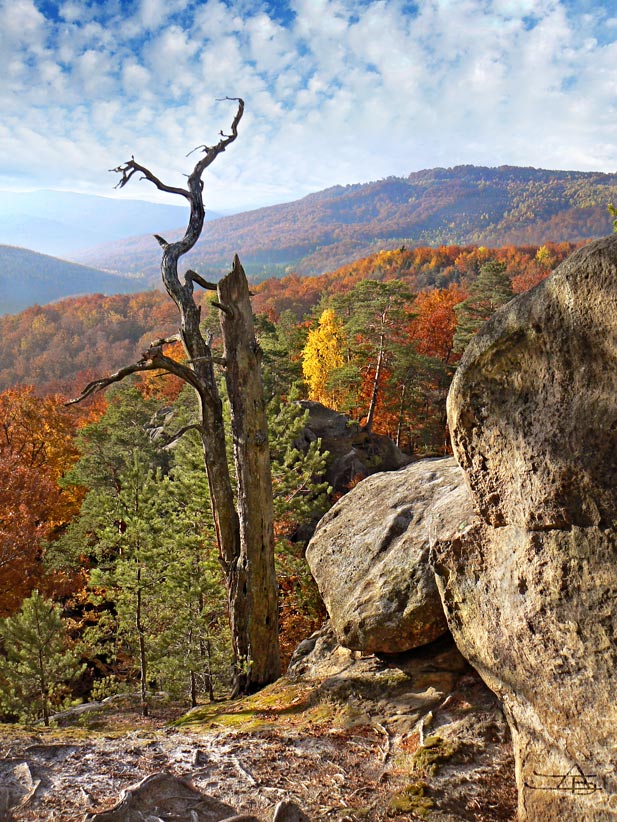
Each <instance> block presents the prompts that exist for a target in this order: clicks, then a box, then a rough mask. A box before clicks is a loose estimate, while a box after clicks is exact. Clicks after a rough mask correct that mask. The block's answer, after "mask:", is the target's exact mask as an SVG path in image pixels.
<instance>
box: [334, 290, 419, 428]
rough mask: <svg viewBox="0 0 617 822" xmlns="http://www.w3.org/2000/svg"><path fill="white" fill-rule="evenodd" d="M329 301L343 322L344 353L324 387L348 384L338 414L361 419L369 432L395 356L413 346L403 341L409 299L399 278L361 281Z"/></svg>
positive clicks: (407, 324) (408, 315) (400, 354)
mask: <svg viewBox="0 0 617 822" xmlns="http://www.w3.org/2000/svg"><path fill="white" fill-rule="evenodd" d="M330 302H331V304H332V306H333V307H334V309H335V310H336V311H337V312H338V314H339V315H340V316H341V317H342V318H343V322H344V326H343V327H344V332H345V339H346V341H347V351H346V353H345V362H344V364H343V365H342V366H341V367H340V368H338V369H335V370H334V371H333V372H332V374H331V376H330V383H329V384H330V385H331V386H334V385H336V386H338V387H340V388H342V386H343V385H346V386H347V394H348V397H349V399H348V401H347V403H346V404H344V405H343V408H342V410H346V411H348V412H349V413H351V414H352V415H354V416H363V417H364V426H365V428H366V430H367V431H371V430H372V429H373V424H374V421H375V416H376V414H377V413H378V408H379V405H380V404H381V401H382V399H383V391H384V386H385V384H386V382H387V377H388V375H389V373H390V372H391V370H392V368H393V367H394V365H395V362H396V359H397V357H400V356H402V355H404V351H405V348H406V346H411V348H413V347H414V346H413V343H411V342H410V341H409V338H408V326H409V321H410V319H411V316H410V313H409V307H410V305H411V302H412V295H411V293H410V291H409V290H408V288H407V286H406V285H405V284H404V283H403V282H401V281H400V280H389V281H387V282H380V281H378V280H361V281H360V282H358V283H356V285H355V286H354V287H353V288H352V289H351V291H349V292H348V293H347V294H342V295H337V296H336V297H334V298H332V299H331V300H330ZM354 406H355V413H354Z"/></svg>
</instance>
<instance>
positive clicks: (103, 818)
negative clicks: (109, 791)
mask: <svg viewBox="0 0 617 822" xmlns="http://www.w3.org/2000/svg"><path fill="white" fill-rule="evenodd" d="M236 815H237V814H236V811H235V810H234V809H233V808H232V807H231V806H230V805H226V804H225V803H224V802H219V800H218V799H215V798H214V797H211V796H206V795H205V794H202V793H200V792H199V791H198V790H197V789H196V788H194V787H193V785H191V783H190V782H188V781H187V780H186V779H180V778H179V777H176V776H173V775H172V774H167V773H159V774H152V775H151V776H147V777H146V778H145V779H142V780H141V782H139V783H138V784H137V785H133V786H132V787H130V788H127V789H126V790H125V791H123V792H122V798H121V799H120V801H119V802H118V803H117V804H116V805H114V807H113V808H110V809H109V810H107V811H102V812H101V813H89V814H86V816H85V819H84V822H143V821H144V820H146V819H148V818H153V819H159V820H164V822H186V820H189V819H190V820H192V822H221V821H222V820H225V819H230V818H233V817H234V816H236ZM253 819H254V817H253ZM256 822H257V821H256Z"/></svg>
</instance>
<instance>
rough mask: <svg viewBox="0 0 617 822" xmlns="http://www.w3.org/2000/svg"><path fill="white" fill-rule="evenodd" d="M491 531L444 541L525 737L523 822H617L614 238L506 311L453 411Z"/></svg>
mask: <svg viewBox="0 0 617 822" xmlns="http://www.w3.org/2000/svg"><path fill="white" fill-rule="evenodd" d="M448 417H449V424H450V429H451V431H452V439H453V444H454V448H455V454H456V456H457V458H458V460H459V462H460V464H461V466H463V467H464V469H465V470H466V472H467V477H468V481H469V485H470V488H471V492H472V495H473V498H474V502H475V504H476V507H477V510H478V511H479V512H480V514H481V517H482V521H481V522H479V523H475V524H471V525H470V526H469V527H468V528H466V529H462V531H461V532H460V533H459V534H458V535H456V536H455V537H454V538H453V539H451V540H446V541H443V540H440V541H438V542H437V543H436V544H435V548H434V561H435V568H436V571H437V574H438V580H439V586H440V590H441V593H442V598H443V602H444V606H445V609H446V613H447V615H448V621H449V625H450V628H451V630H452V632H453V634H454V637H455V639H456V642H457V645H458V646H459V648H460V649H461V651H462V652H463V654H464V655H465V656H466V658H467V659H469V660H470V662H471V663H472V664H473V665H474V666H475V667H476V668H477V670H478V671H479V672H480V673H481V674H482V676H483V678H484V679H485V681H486V682H487V683H488V684H489V686H490V687H491V688H492V689H493V690H494V691H495V693H497V694H498V695H499V697H500V698H501V700H502V703H503V705H504V708H505V710H506V714H507V716H508V719H509V722H510V727H511V730H512V735H513V740H514V746H515V756H516V765H517V785H518V790H519V818H520V819H521V820H530V822H552V821H553V820H555V822H556V821H557V820H560V822H561V821H562V820H583V819H584V820H587V821H589V822H601V821H602V820H615V819H617V731H616V730H615V729H616V728H617V707H616V705H615V699H614V695H615V692H616V690H617V616H616V614H615V602H616V601H617V599H616V598H617V531H616V530H615V520H616V518H617V483H616V481H615V480H616V478H617V237H612V238H609V239H605V240H600V241H598V242H596V243H592V244H591V245H589V246H587V247H586V248H584V249H582V250H581V251H579V252H577V253H576V254H574V255H573V256H572V257H571V258H569V260H567V261H566V262H565V263H564V264H563V265H562V266H560V267H559V268H558V269H557V271H556V272H555V273H554V274H553V275H552V276H551V277H550V278H549V279H548V280H546V281H545V282H544V283H542V284H541V285H540V286H538V287H537V288H535V289H533V290H532V291H531V292H528V293H527V294H524V295H522V296H521V297H519V298H517V299H515V300H514V301H512V302H510V303H508V305H506V306H504V308H502V309H501V310H500V311H499V312H498V313H497V314H496V315H495V316H494V317H493V319H492V320H491V321H490V322H489V323H488V324H487V325H486V326H485V327H484V328H483V329H482V330H481V331H480V333H479V334H478V335H477V337H476V338H475V339H474V340H473V341H472V343H471V344H470V346H469V348H468V349H467V351H466V352H465V354H464V356H463V359H462V361H461V365H460V368H459V370H458V372H457V375H456V377H455V380H454V382H453V385H452V388H451V392H450V396H449V399H448Z"/></svg>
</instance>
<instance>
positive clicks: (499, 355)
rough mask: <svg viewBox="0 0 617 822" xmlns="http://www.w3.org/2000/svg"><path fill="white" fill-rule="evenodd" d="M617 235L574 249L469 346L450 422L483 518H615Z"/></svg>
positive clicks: (584, 521)
mask: <svg viewBox="0 0 617 822" xmlns="http://www.w3.org/2000/svg"><path fill="white" fill-rule="evenodd" d="M616 263H617V238H616V237H610V238H608V239H604V240H598V241H597V242H595V243H592V244H590V245H589V246H587V247H585V248H583V249H581V250H580V251H578V252H576V253H575V254H573V255H572V256H571V257H570V258H569V259H568V260H566V262H565V263H563V264H562V265H561V266H559V269H558V270H557V271H556V272H555V273H554V274H553V275H552V276H551V277H549V279H548V280H545V281H544V282H543V283H541V284H540V285H539V286H538V287H537V288H534V289H532V290H531V291H529V292H527V293H526V294H523V295H522V296H520V297H518V298H517V299H515V300H513V301H512V302H510V303H508V304H507V306H504V308H503V309H502V310H501V311H499V312H498V313H497V314H496V315H495V317H493V319H492V320H490V321H489V322H488V323H487V325H486V326H485V327H484V329H483V331H482V333H481V334H478V335H477V336H476V337H475V339H473V340H472V342H471V343H470V345H469V347H468V349H467V351H466V352H465V355H464V357H463V360H462V362H461V365H460V367H459V369H458V371H457V374H456V376H455V378H454V381H453V383H452V388H451V391H450V395H449V400H448V419H449V423H450V430H451V432H452V440H453V445H454V448H455V453H456V456H457V458H458V461H459V464H460V465H461V466H462V468H464V469H465V471H466V472H467V474H468V477H469V481H470V484H471V488H472V490H473V493H474V498H475V500H476V502H477V505H478V507H479V510H480V512H481V514H482V516H483V517H484V518H485V519H486V521H487V522H489V523H491V524H492V525H497V526H499V525H504V524H505V523H510V524H516V525H521V526H524V527H525V528H530V529H532V530H542V529H546V528H568V527H569V526H571V525H582V526H588V525H597V526H600V527H607V526H610V527H614V526H615V524H616V523H617V483H616V482H615V477H616V471H615V469H616V468H617V403H616V402H615V384H616V381H617V375H616V372H615V366H616V364H617V336H616V322H617V320H616V317H617V274H616V271H615V266H616Z"/></svg>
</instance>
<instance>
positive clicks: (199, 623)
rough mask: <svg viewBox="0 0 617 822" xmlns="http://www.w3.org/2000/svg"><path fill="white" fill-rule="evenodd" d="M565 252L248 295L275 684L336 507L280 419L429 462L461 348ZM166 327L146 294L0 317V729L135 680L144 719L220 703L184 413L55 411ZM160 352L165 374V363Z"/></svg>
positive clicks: (207, 521)
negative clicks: (258, 393) (155, 699)
mask: <svg viewBox="0 0 617 822" xmlns="http://www.w3.org/2000/svg"><path fill="white" fill-rule="evenodd" d="M574 248H575V245H574V244H572V243H560V244H551V243H547V244H544V245H541V246H522V247H516V246H506V247H501V248H484V247H476V246H441V247H436V248H434V247H418V248H412V249H407V248H405V247H402V248H400V249H398V250H394V251H381V252H379V253H376V254H373V255H371V256H369V257H366V258H363V259H361V260H358V261H357V262H354V263H351V264H348V265H345V266H343V267H342V268H339V269H337V270H335V271H332V272H329V273H326V274H322V275H320V276H313V277H309V276H301V275H297V274H291V275H287V276H285V277H283V278H280V279H276V278H272V279H268V280H265V281H263V282H261V283H259V284H258V285H256V286H254V294H253V297H252V304H253V311H254V315H255V327H256V332H257V337H258V342H259V346H260V348H261V350H262V352H263V368H264V386H265V391H266V400H267V410H268V425H269V436H270V450H271V461H272V476H273V488H274V508H275V510H274V515H275V525H274V530H275V540H276V572H277V581H278V588H279V595H278V596H279V617H280V645H281V657H282V663H283V665H285V663H286V662H287V661H288V660H289V658H290V655H291V653H292V651H293V649H294V647H295V645H296V644H297V643H298V642H299V641H301V640H302V639H304V638H305V637H306V636H308V634H309V633H310V632H311V631H312V630H314V629H315V628H316V627H318V625H319V624H320V623H321V621H322V619H323V617H324V611H323V605H322V604H321V602H320V599H319V595H318V592H317V590H316V588H315V586H314V583H313V582H312V579H311V578H310V575H309V573H308V570H307V568H306V565H305V562H304V560H303V553H304V549H305V547H306V541H307V539H308V537H309V536H310V531H311V527H312V526H314V525H315V523H316V522H317V520H318V519H319V517H320V516H321V515H322V514H323V513H324V512H325V511H326V510H327V509H328V507H330V506H331V505H332V503H333V501H334V499H335V497H336V495H337V494H338V495H340V493H342V492H344V490H345V489H343V490H342V491H341V490H340V489H338V490H336V491H333V489H332V488H331V487H329V485H328V483H327V481H326V480H325V475H326V466H327V464H328V458H329V455H328V453H327V452H326V451H325V450H324V449H323V448H322V445H321V442H320V441H319V439H315V440H314V441H312V442H311V443H310V445H307V443H306V439H303V437H302V436H301V433H302V431H303V429H304V427H305V425H306V422H307V420H306V416H307V412H306V411H305V410H304V409H303V407H302V406H301V405H300V404H299V402H298V400H301V399H306V400H313V401H316V402H319V403H322V404H323V405H325V406H327V407H329V408H332V409H335V410H337V411H340V412H343V413H344V414H346V415H347V416H348V417H349V419H350V420H353V421H355V422H357V423H358V424H360V425H361V426H362V427H363V429H364V430H365V431H368V432H374V433H376V434H381V435H386V436H388V437H390V438H391V439H392V440H393V441H394V442H395V443H396V445H397V446H398V447H399V448H400V449H401V450H402V451H403V452H404V453H406V454H409V455H412V456H414V457H420V456H426V455H441V454H444V453H447V452H448V448H449V445H448V436H447V430H446V422H445V398H446V394H447V391H448V386H449V383H450V380H451V377H452V374H453V371H454V368H455V367H456V363H457V361H458V360H459V358H460V356H461V353H462V351H463V349H464V348H465V346H466V344H467V342H468V341H469V340H470V339H471V337H472V336H473V334H474V333H475V331H476V330H477V329H478V328H479V326H480V325H481V324H482V323H483V322H484V321H485V320H486V319H488V318H489V317H490V316H491V315H492V314H493V312H494V311H495V310H496V309H497V308H498V307H499V306H500V305H502V304H504V303H505V302H507V301H508V300H510V299H511V298H512V296H513V295H515V294H518V293H521V292H523V291H526V290H527V289H529V288H531V287H533V286H534V285H536V284H537V283H539V282H540V281H541V280H543V279H544V278H545V277H546V276H547V275H548V274H549V273H550V272H551V271H552V270H553V269H554V268H555V266H556V265H558V264H559V263H560V262H561V261H562V260H563V259H565V257H566V256H568V255H569V254H570V253H571V252H572V251H573V250H574ZM199 299H200V300H201V308H202V326H203V328H204V330H205V332H204V333H206V334H207V335H209V336H208V338H209V339H211V340H212V342H211V345H212V350H213V351H214V352H215V353H216V351H217V347H218V348H220V339H219V337H220V331H219V323H218V316H217V315H218V311H217V308H216V307H215V306H213V305H212V304H211V302H210V300H211V297H210V296H209V292H205V294H204V295H203V296H201V295H200V297H199ZM176 327H177V312H176V308H175V306H174V305H173V304H172V303H171V302H170V301H169V300H168V298H167V297H166V296H165V295H163V294H162V293H161V292H159V291H149V292H143V293H138V294H128V295H117V296H112V297H104V296H101V295H89V296H83V297H76V298H71V299H67V300H64V301H62V302H58V303H54V304H50V305H44V306H34V307H32V308H29V309H27V310H26V311H23V312H22V313H20V314H16V315H6V316H4V317H2V318H0V333H1V335H2V339H3V347H2V351H0V389H1V393H0V489H1V491H0V493H1V494H2V505H1V506H0V617H1V621H0V637H1V638H2V640H3V645H4V654H3V655H2V656H1V657H0V720H3V721H16V720H34V719H43V720H44V721H45V722H47V721H48V720H49V717H50V716H51V715H52V714H53V713H54V712H56V711H58V710H61V709H62V708H64V707H66V706H68V705H71V704H75V703H77V702H80V701H84V700H94V699H100V698H102V697H103V696H108V695H111V694H114V693H119V692H122V691H124V690H128V689H135V688H136V687H137V683H140V682H141V684H142V686H143V688H144V695H145V698H144V705H143V708H144V710H145V711H147V708H148V704H147V703H148V694H150V693H152V692H154V691H161V690H162V691H165V692H167V693H169V694H171V695H173V696H174V697H175V698H177V699H178V700H180V702H182V703H183V704H185V705H190V704H193V705H195V704H197V702H198V701H200V700H204V699H212V698H214V697H215V696H216V695H217V694H221V693H223V692H225V691H226V689H227V688H228V686H229V682H230V676H231V651H230V635H229V627H228V622H227V615H226V598H225V586H224V580H223V577H222V571H221V566H220V563H219V560H218V555H217V549H216V534H215V528H214V523H213V521H212V518H211V516H210V515H209V514H208V513H207V512H208V511H209V498H208V494H209V491H208V483H207V481H206V477H205V474H204V470H203V457H202V456H201V453H200V443H199V438H198V437H197V436H196V435H195V432H190V431H189V432H188V433H187V434H186V435H185V436H184V437H182V438H181V439H177V438H176V437H175V432H177V431H178V430H179V429H180V428H183V427H187V428H188V427H190V426H191V423H192V421H194V418H195V413H196V407H195V399H194V396H193V394H192V393H191V392H189V391H187V389H186V388H185V387H183V385H182V383H181V382H180V381H179V380H178V379H177V378H175V377H173V376H170V375H167V374H164V373H162V372H157V371H156V370H149V371H148V372H146V373H143V374H139V375H136V376H134V377H133V378H132V380H129V381H125V382H123V383H122V384H121V385H117V386H114V387H112V388H111V389H109V390H108V391H107V392H105V393H100V394H96V395H95V396H94V397H93V398H92V399H90V400H88V401H87V402H85V403H82V404H79V405H72V406H67V405H66V402H67V400H69V399H70V398H72V397H75V396H76V395H77V394H79V392H80V391H81V390H82V388H83V387H84V385H85V384H86V383H88V381H89V380H91V379H93V378H94V377H96V376H100V374H102V373H110V372H111V371H113V370H115V369H117V368H119V367H121V366H122V365H125V364H126V363H128V362H133V361H135V359H136V358H138V357H139V356H140V352H141V351H143V349H147V348H148V346H149V345H150V343H151V341H152V340H154V339H157V338H162V337H165V336H167V335H170V334H174V333H175V331H176ZM166 353H167V356H169V357H172V358H175V359H176V360H178V361H181V360H182V358H183V353H182V350H181V347H180V345H179V344H175V345H170V346H169V347H168V348H167V349H166ZM221 384H222V381H221ZM221 390H222V393H223V396H224V388H222V389H221ZM224 412H225V400H224ZM225 413H227V412H225ZM352 484H353V479H352V481H351V482H350V486H351V485H352ZM42 648H44V649H45V650H44V653H39V651H40V650H41V649H42Z"/></svg>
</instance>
